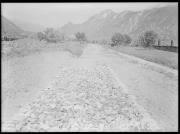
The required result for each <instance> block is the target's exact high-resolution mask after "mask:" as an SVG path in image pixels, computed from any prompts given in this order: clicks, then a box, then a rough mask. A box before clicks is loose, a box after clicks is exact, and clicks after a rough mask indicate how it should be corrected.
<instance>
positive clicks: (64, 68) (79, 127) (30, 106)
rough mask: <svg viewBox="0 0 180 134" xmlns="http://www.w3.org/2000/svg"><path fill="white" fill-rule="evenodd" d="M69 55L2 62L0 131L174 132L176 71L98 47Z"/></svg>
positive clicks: (176, 114) (57, 54)
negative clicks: (0, 121) (0, 116)
mask: <svg viewBox="0 0 180 134" xmlns="http://www.w3.org/2000/svg"><path fill="white" fill-rule="evenodd" d="M72 50H73V52H74V51H75V52H76V50H74V49H73V48H72ZM69 52H71V51H68V52H65V53H63V52H59V51H57V52H56V53H55V52H54V51H52V52H48V53H44V54H39V56H38V55H33V56H26V57H24V58H22V59H21V58H18V60H17V61H16V60H15V61H16V62H15V63H16V64H14V62H13V61H9V62H10V63H11V64H9V63H8V64H7V65H6V64H5V62H3V64H2V65H3V71H2V73H3V75H2V76H3V79H2V80H3V81H2V87H3V90H2V91H3V96H5V98H6V93H5V91H8V92H10V93H11V94H12V95H11V97H9V99H7V100H6V99H4V100H5V101H4V103H3V107H2V109H3V114H2V115H3V116H2V117H3V120H2V130H3V131H33V132H34V131H177V128H178V118H177V117H178V72H177V70H172V69H169V68H167V67H162V66H159V65H156V64H154V63H149V62H147V61H143V60H140V59H137V58H134V57H132V56H126V55H124V54H121V53H116V52H115V51H112V50H110V49H106V48H103V47H102V46H100V45H98V44H88V45H87V47H86V48H85V49H84V50H83V53H82V55H80V56H79V55H78V56H74V55H72V54H73V52H71V53H72V54H71V53H69ZM78 54H79V53H78ZM38 57H39V58H38ZM55 75H56V77H54V76H55ZM22 81H23V82H22ZM3 85H4V86H3ZM49 85H50V86H49ZM9 86H10V87H9ZM26 90H27V91H26ZM13 93H16V94H13ZM34 95H35V96H34ZM32 97H33V98H32ZM34 98H35V99H34ZM29 100H31V101H29ZM19 106H21V107H19ZM19 109H20V110H19ZM11 117H13V118H11Z"/></svg>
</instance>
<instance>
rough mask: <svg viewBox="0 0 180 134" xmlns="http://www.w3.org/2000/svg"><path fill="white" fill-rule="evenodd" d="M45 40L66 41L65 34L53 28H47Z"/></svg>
mask: <svg viewBox="0 0 180 134" xmlns="http://www.w3.org/2000/svg"><path fill="white" fill-rule="evenodd" d="M44 38H45V40H46V41H48V42H59V41H62V40H64V34H63V33H60V32H59V31H57V30H54V29H53V28H47V29H46V30H45V31H44Z"/></svg>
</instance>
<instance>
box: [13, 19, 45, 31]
mask: <svg viewBox="0 0 180 134" xmlns="http://www.w3.org/2000/svg"><path fill="white" fill-rule="evenodd" d="M13 22H14V24H16V25H17V26H18V27H20V28H21V29H23V30H25V31H31V32H41V31H43V30H44V29H45V27H44V26H42V25H39V24H34V23H30V22H26V21H20V20H13Z"/></svg>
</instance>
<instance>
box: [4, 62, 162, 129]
mask: <svg viewBox="0 0 180 134" xmlns="http://www.w3.org/2000/svg"><path fill="white" fill-rule="evenodd" d="M2 131H16V132H48V131H50V132H54V131H162V129H161V128H160V127H159V126H158V124H157V123H156V121H155V120H153V119H152V118H151V116H150V115H149V114H148V113H147V112H146V111H145V109H144V108H143V107H141V106H140V105H138V104H137V102H136V99H135V98H134V97H133V96H131V95H128V93H127V92H126V89H124V87H123V86H122V85H121V84H120V83H119V82H117V80H116V79H115V78H114V76H113V75H112V73H111V71H110V69H109V67H108V66H106V65H97V66H95V67H92V68H86V67H77V68H74V67H63V66H62V67H60V68H59V72H58V75H57V77H56V80H55V81H54V82H53V83H52V85H51V87H50V88H46V89H42V90H41V91H40V92H39V93H38V94H37V96H36V97H35V99H34V100H33V101H32V102H31V103H29V104H27V105H26V106H24V107H22V108H21V109H20V111H19V112H18V114H16V116H14V118H12V120H10V121H9V122H6V123H4V124H2Z"/></svg>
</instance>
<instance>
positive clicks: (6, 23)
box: [1, 16, 24, 36]
mask: <svg viewBox="0 0 180 134" xmlns="http://www.w3.org/2000/svg"><path fill="white" fill-rule="evenodd" d="M1 22H2V24H1V28H2V35H8V36H20V35H21V34H22V33H23V32H24V31H23V30H22V29H21V28H19V27H18V26H16V25H15V24H14V23H13V22H11V21H10V20H8V19H7V18H5V17H4V16H1Z"/></svg>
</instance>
